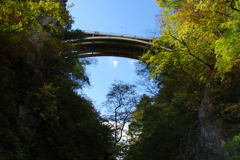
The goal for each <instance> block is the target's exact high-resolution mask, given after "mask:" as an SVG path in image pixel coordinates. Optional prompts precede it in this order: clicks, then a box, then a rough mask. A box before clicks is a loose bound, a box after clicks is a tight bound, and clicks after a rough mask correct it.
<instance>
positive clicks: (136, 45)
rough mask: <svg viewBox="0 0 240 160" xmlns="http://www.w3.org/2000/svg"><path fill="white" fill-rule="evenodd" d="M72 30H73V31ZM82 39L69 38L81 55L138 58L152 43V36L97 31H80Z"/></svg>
mask: <svg viewBox="0 0 240 160" xmlns="http://www.w3.org/2000/svg"><path fill="white" fill-rule="evenodd" d="M73 32H74V31H73ZM81 33H83V37H84V38H83V39H81V40H79V39H71V40H68V41H70V42H71V43H72V44H73V45H76V46H77V52H78V53H79V55H80V56H82V57H98V56H116V57H125V58H132V59H137V60H138V59H139V58H141V57H142V55H143V53H145V52H146V51H147V47H148V46H151V45H152V43H151V42H152V38H149V37H139V36H131V35H119V34H113V33H104V32H97V31H94V32H92V31H81Z"/></svg>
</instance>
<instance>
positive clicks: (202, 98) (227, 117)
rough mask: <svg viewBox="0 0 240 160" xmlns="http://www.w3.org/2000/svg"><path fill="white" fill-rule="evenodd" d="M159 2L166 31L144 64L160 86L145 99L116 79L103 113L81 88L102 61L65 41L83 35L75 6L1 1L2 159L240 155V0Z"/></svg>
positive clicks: (47, 1)
mask: <svg viewBox="0 0 240 160" xmlns="http://www.w3.org/2000/svg"><path fill="white" fill-rule="evenodd" d="M157 3H158V4H159V7H160V8H161V10H162V15H161V16H160V19H161V22H162V23H161V28H160V29H161V35H160V37H159V38H156V40H155V41H154V44H153V46H152V47H151V48H150V49H149V51H148V52H147V53H146V54H145V55H144V56H143V58H142V61H143V62H142V63H141V64H140V65H138V68H137V69H138V70H139V71H138V74H142V75H143V76H145V77H146V75H148V74H150V76H151V77H152V78H153V79H154V82H155V83H156V84H157V89H158V93H156V94H152V96H151V97H150V96H147V95H142V96H141V98H140V101H139V102H138V101H137V100H136V96H135V93H136V92H135V91H134V88H135V86H134V85H128V84H124V83H123V82H121V83H118V84H113V85H112V86H111V88H110V92H109V94H108V95H107V96H108V97H107V98H108V101H107V102H106V103H105V105H107V106H108V107H112V109H113V111H114V112H113V114H112V116H110V118H109V119H103V118H102V117H100V115H99V114H98V113H97V112H96V111H95V109H94V106H93V104H92V102H91V101H90V100H88V99H87V98H85V97H84V96H83V95H81V94H78V93H77V90H78V89H81V88H82V87H84V86H85V85H88V84H89V80H88V77H87V75H86V72H85V66H86V65H89V64H91V63H92V62H91V59H79V56H78V55H77V54H76V50H77V48H75V47H74V46H73V45H71V44H70V43H67V42H66V41H65V42H62V40H63V39H64V40H67V39H69V38H72V37H75V38H79V39H81V38H82V36H81V32H80V31H76V32H75V33H77V35H75V34H74V32H68V30H67V31H64V29H70V28H69V26H71V22H72V20H71V17H70V16H69V13H68V11H66V10H65V9H64V8H63V7H62V6H61V5H60V3H59V2H57V1H55V0H45V1H43V0H19V1H12V0H0V42H1V43H0V102H1V104H0V110H1V112H0V159H6V160H15V159H19V160H21V159H23V160H28V159H29V160H30V159H34V160H35V159H70V160H73V159H77V160H87V159H92V160H94V159H96V160H108V159H116V157H118V156H119V155H120V156H121V157H123V158H124V159H126V160H136V159H137V160H145V159H148V160H159V159H164V160H168V159H169V160H170V159H171V160H173V159H176V160H179V159H204V160H205V159H206V158H204V156H205V157H206V156H209V155H210V156H211V157H210V156H209V157H208V159H226V157H228V158H232V159H239V146H240V144H239V121H240V119H239V118H240V115H239V112H238V110H239V109H240V104H239V102H240V82H239V80H240V61H239V46H240V44H239V40H240V37H239V35H240V28H239V24H240V19H239V18H240V7H239V5H240V2H239V1H236V0H235V1H234V0H231V1H224V0H217V1H216V0H215V1H212V0H206V1H202V0H188V1H186V0H181V1H172V0H158V1H157ZM62 35H64V37H63V36H62ZM79 35H80V36H79ZM152 93H155V92H152ZM137 102H138V103H137ZM132 106H136V108H135V109H134V111H133V110H132V109H133V108H131V107H132ZM129 120H130V126H129V131H128V136H129V139H130V140H129V141H127V143H123V142H122V141H120V140H121V137H122V130H123V128H124V125H126V124H128V123H129ZM106 121H108V122H109V123H110V124H112V121H114V122H115V125H114V127H110V126H108V125H106ZM203 131H204V132H203ZM203 133H207V134H206V135H207V136H205V137H204V136H203ZM201 134H202V135H201ZM208 138H210V139H211V141H209V139H208ZM214 138H215V139H214ZM208 141H209V143H210V142H211V145H209V146H206V144H208V143H207V142H208ZM212 141H215V142H212ZM215 144H218V145H215ZM224 145H225V146H224ZM204 146H205V147H204ZM223 146H224V147H223ZM222 147H223V148H222Z"/></svg>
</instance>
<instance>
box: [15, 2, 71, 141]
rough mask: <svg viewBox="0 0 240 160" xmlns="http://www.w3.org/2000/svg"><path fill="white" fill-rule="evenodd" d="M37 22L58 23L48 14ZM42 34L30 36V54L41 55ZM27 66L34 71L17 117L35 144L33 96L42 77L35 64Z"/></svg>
mask: <svg viewBox="0 0 240 160" xmlns="http://www.w3.org/2000/svg"><path fill="white" fill-rule="evenodd" d="M58 2H59V3H60V4H61V5H62V6H63V7H66V2H67V0H58ZM39 22H40V24H41V26H42V28H41V29H43V30H44V29H45V26H47V25H49V24H57V23H58V22H57V20H56V19H53V18H51V17H49V16H44V17H42V18H41V19H40V20H39ZM42 36H43V34H42V33H34V34H33V35H32V37H30V39H31V41H32V42H34V48H35V53H31V54H34V56H35V57H41V53H40V48H41V45H42V44H41V37H42ZM44 36H46V35H44ZM47 36H48V37H50V36H51V33H50V32H49V33H47ZM29 66H30V67H31V69H32V70H33V72H34V73H33V77H32V79H31V84H29V86H28V88H29V89H28V90H29V92H28V95H22V97H21V99H22V103H21V104H20V105H19V114H18V117H19V119H20V120H21V125H22V127H23V128H24V130H25V132H26V135H27V139H29V140H30V142H32V143H33V144H36V143H38V140H37V137H36V135H37V128H38V126H39V120H38V118H37V117H36V116H35V113H34V111H33V106H34V103H36V102H35V99H34V96H35V95H36V94H37V93H38V92H39V88H40V87H42V84H43V82H44V79H43V76H42V73H41V71H40V69H39V68H38V67H37V66H36V65H34V64H32V63H31V62H29ZM23 81H26V80H23Z"/></svg>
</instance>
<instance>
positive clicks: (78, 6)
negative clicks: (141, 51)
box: [67, 0, 159, 107]
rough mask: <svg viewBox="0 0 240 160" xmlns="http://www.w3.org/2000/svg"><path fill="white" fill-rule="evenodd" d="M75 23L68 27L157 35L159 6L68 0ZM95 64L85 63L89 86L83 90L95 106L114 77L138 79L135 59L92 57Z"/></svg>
mask: <svg viewBox="0 0 240 160" xmlns="http://www.w3.org/2000/svg"><path fill="white" fill-rule="evenodd" d="M72 3H74V7H73V8H71V9H69V10H70V13H71V15H72V16H73V17H74V21H75V23H74V24H73V27H72V29H81V30H89V31H99V32H109V33H119V34H126V35H136V36H149V37H152V36H158V35H157V34H156V33H157V32H158V19H157V15H158V14H159V8H158V6H157V4H156V3H154V1H153V0H68V3H67V4H68V5H70V4H72ZM96 59H97V60H98V64H97V65H94V66H88V67H87V72H88V74H89V77H90V82H91V84H92V87H90V88H85V89H84V91H83V92H84V93H85V94H86V95H87V96H88V97H90V98H91V99H92V100H93V101H94V104H95V106H96V107H98V106H100V105H101V103H102V102H104V101H105V100H106V99H105V96H106V94H107V92H108V89H109V87H110V85H111V84H112V83H113V82H114V80H115V79H118V80H122V81H124V82H129V83H135V82H136V81H138V80H140V77H138V76H137V75H136V73H135V66H134V65H133V64H134V62H135V61H136V60H132V59H128V58H118V57H100V58H96Z"/></svg>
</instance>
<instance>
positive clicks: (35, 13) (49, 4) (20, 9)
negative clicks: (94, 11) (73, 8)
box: [0, 0, 69, 38]
mask: <svg viewBox="0 0 240 160" xmlns="http://www.w3.org/2000/svg"><path fill="white" fill-rule="evenodd" d="M0 12H1V17H0V22H1V23H0V24H1V25H0V30H1V31H2V32H4V33H6V34H9V33H13V32H23V33H24V34H29V33H31V32H32V31H33V30H36V31H37V32H43V31H44V30H42V29H41V28H42V26H41V24H40V23H39V20H41V19H42V18H44V16H45V18H46V16H49V17H51V18H54V19H56V20H57V21H58V22H59V24H60V25H61V26H64V25H65V24H66V21H67V20H68V19H69V16H68V13H67V12H66V11H64V9H63V7H61V5H60V3H59V2H56V1H55V0H46V1H42V0H40V1H33V0H26V1H8V0H3V1H1V2H0ZM48 27H49V28H50V30H51V31H58V30H59V29H58V26H55V25H54V24H53V23H52V24H48ZM1 38H3V37H1Z"/></svg>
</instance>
